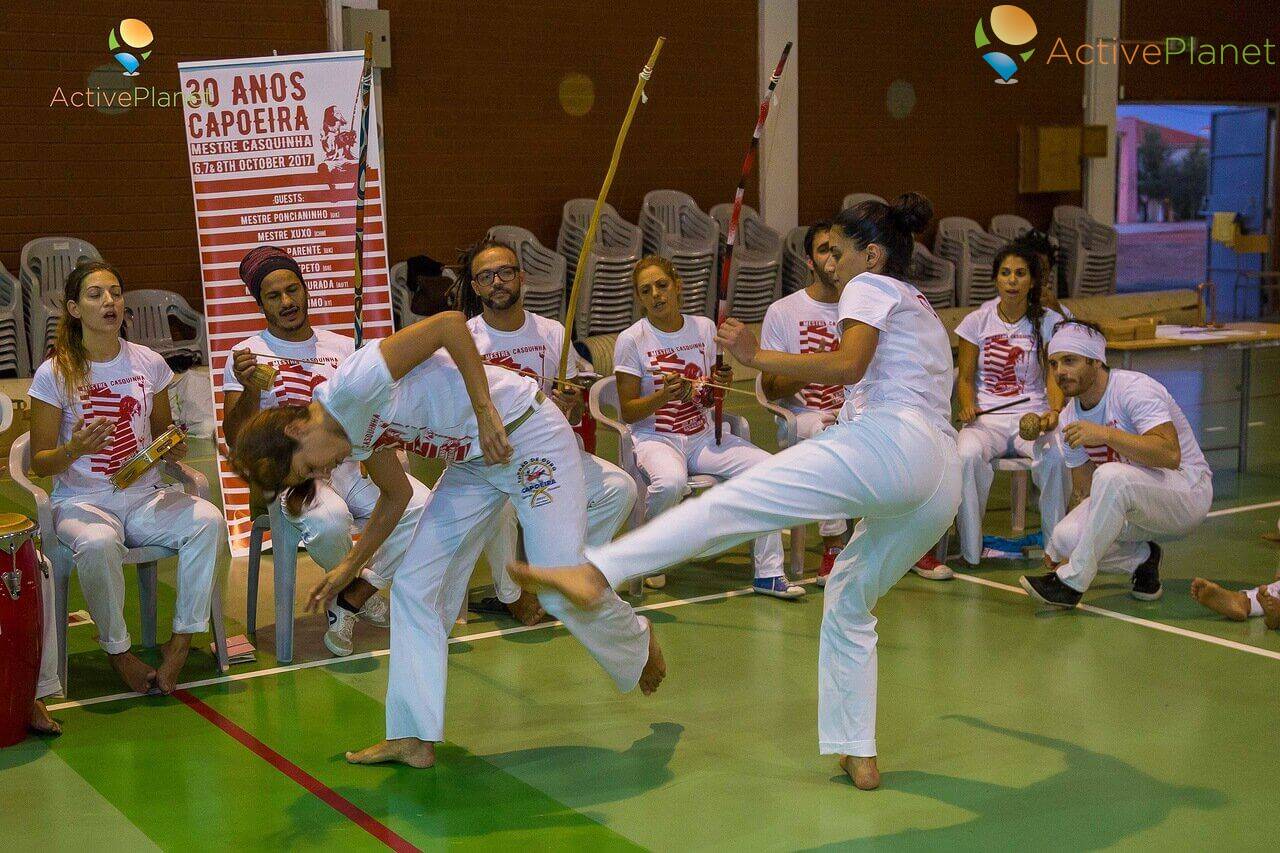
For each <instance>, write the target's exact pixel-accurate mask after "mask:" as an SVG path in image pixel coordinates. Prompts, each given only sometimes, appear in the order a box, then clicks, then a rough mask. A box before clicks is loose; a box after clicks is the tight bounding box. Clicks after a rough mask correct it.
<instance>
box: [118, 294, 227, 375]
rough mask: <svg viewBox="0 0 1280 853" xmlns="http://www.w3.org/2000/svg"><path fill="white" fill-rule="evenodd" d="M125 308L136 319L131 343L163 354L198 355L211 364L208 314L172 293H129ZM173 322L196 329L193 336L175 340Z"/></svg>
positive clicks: (133, 324) (126, 296) (125, 297)
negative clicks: (206, 315) (205, 324)
mask: <svg viewBox="0 0 1280 853" xmlns="http://www.w3.org/2000/svg"><path fill="white" fill-rule="evenodd" d="M124 306H125V308H126V309H128V311H129V312H130V314H131V315H132V318H131V319H130V321H129V340H130V341H132V342H133V343H135V344H141V345H142V346H144V347H148V348H150V349H153V350H155V351H156V352H158V353H160V354H161V355H164V356H168V355H177V354H180V353H184V354H188V355H193V356H196V357H197V358H198V359H199V360H200V363H201V364H208V363H209V342H208V339H207V338H206V337H205V327H204V315H203V314H201V313H200V312H199V311H197V310H195V309H194V308H192V307H191V305H190V303H188V302H187V300H185V299H183V298H182V297H181V296H179V295H178V294H176V293H173V292H171V291H168V290H151V289H148V288H142V289H139V290H126V291H125V292H124ZM171 320H175V321H177V323H178V325H180V326H185V327H187V328H189V329H191V330H192V333H193V334H192V337H190V338H183V339H181V340H179V339H176V338H174V336H173V327H172V325H171V322H170V321H171Z"/></svg>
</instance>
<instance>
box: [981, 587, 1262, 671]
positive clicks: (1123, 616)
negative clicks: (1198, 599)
mask: <svg viewBox="0 0 1280 853" xmlns="http://www.w3.org/2000/svg"><path fill="white" fill-rule="evenodd" d="M956 577H957V578H959V579H960V580H962V581H968V582H969V583H976V584H979V585H981V586H989V587H991V588H992V589H1002V590H1004V591H1005V592H1014V593H1017V594H1018V595H1026V594H1027V591H1026V590H1025V589H1023V588H1022V587H1019V586H1010V585H1009V584H1006V583H1000V582H998V581H993V580H990V579H989V578H982V577H978V576H976V575H966V574H961V573H957V574H956ZM1076 609H1077V610H1083V611H1085V612H1086V613H1096V614H1097V615H1099V616H1107V617H1110V618H1112V619H1119V620H1120V621H1121V622H1128V623H1129V624H1131V625H1142V626H1143V627H1145V628H1152V629H1154V630H1156V631H1163V632H1164V633H1166V634H1176V635H1178V636H1179V637H1190V638H1191V639H1193V640H1202V641H1204V642H1206V643H1212V644H1213V645H1215V646H1222V647H1223V648H1225V649H1235V650H1236V651H1238V652H1248V653H1249V654H1253V655H1258V656H1259V657H1264V658H1271V659H1272V660H1280V652H1273V651H1271V650H1270V649H1260V648H1258V647H1257V646H1249V645H1246V644H1244V643H1237V642H1235V641H1234V640H1224V639H1223V638H1222V637H1215V636H1213V635H1212V634H1201V633H1200V632H1199V631H1189V630H1187V629H1186V628H1178V627H1175V626H1173V625H1166V624H1165V623H1163V622H1156V621H1154V620H1152V619H1143V618H1142V617H1140V616H1130V615H1129V614H1127V613H1117V612H1116V611H1114V610H1106V609H1104V608H1102V607H1094V606H1093V605H1092V604H1080V605H1077V607H1076Z"/></svg>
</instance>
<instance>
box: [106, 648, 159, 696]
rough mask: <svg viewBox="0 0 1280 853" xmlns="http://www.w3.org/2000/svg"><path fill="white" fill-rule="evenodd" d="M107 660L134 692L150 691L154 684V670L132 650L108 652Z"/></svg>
mask: <svg viewBox="0 0 1280 853" xmlns="http://www.w3.org/2000/svg"><path fill="white" fill-rule="evenodd" d="M107 660H108V661H109V662H110V663H111V668H112V669H114V670H115V671H116V674H117V675H119V676H120V680H121V681H123V682H124V684H125V686H126V687H128V688H129V689H130V690H132V691H133V692H134V693H150V692H151V690H152V689H153V688H154V687H155V686H156V671H155V670H154V669H152V668H151V667H149V666H147V665H146V664H145V663H143V662H142V661H141V660H139V659H138V656H137V655H135V654H134V653H133V652H121V653H120V654H118V655H111V654H109V655H107Z"/></svg>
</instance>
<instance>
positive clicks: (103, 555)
mask: <svg viewBox="0 0 1280 853" xmlns="http://www.w3.org/2000/svg"><path fill="white" fill-rule="evenodd" d="M53 520H54V527H55V529H56V530H57V535H58V541H60V542H61V543H62V544H63V545H66V546H67V548H69V549H70V550H71V554H72V559H73V561H74V565H75V570H76V573H77V574H78V575H79V576H80V589H81V590H82V591H83V592H84V598H85V603H86V605H87V606H88V608H89V615H90V616H92V617H93V622H94V624H95V625H97V626H98V644H99V645H100V646H102V648H103V650H104V651H106V652H107V654H113V655H114V654H120V653H121V652H127V651H128V650H129V646H130V641H129V629H128V628H127V627H125V621H124V552H125V550H126V549H127V548H141V547H144V546H147V545H160V546H162V547H165V548H172V549H174V550H175V551H177V552H178V600H177V603H176V605H175V610H174V615H173V632H174V633H175V634H198V633H201V632H203V631H206V630H208V628H209V604H210V597H211V596H212V594H213V584H214V580H215V578H216V576H217V561H218V552H219V548H220V547H221V545H222V543H224V542H225V541H226V539H227V533H226V526H225V522H223V520H222V513H221V512H219V511H218V508H217V507H216V506H214V505H213V504H211V503H209V502H208V501H206V500H202V499H200V498H196V497H192V496H190V495H188V494H186V493H185V492H183V491H182V490H181V489H179V488H177V487H175V486H137V487H134V488H130V489H125V490H124V491H122V492H98V493H95V494H93V495H92V496H90V497H87V498H85V499H82V500H78V499H75V498H71V497H65V498H62V499H61V500H60V501H59V502H58V503H56V504H55V505H54V507H53ZM64 618H65V617H64Z"/></svg>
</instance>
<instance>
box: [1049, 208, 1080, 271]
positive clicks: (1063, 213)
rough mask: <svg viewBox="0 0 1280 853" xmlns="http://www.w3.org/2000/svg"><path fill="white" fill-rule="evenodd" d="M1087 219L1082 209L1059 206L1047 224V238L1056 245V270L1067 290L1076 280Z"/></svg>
mask: <svg viewBox="0 0 1280 853" xmlns="http://www.w3.org/2000/svg"><path fill="white" fill-rule="evenodd" d="M1088 218H1089V214H1088V212H1087V211H1086V210H1085V209H1084V208H1083V207H1077V206H1076V205H1074V204H1060V205H1058V206H1057V207H1055V208H1054V209H1053V219H1052V220H1051V221H1050V223H1049V236H1050V237H1051V238H1052V239H1053V240H1054V242H1056V243H1057V244H1058V268H1059V269H1060V270H1062V278H1063V280H1064V281H1066V282H1067V285H1068V288H1070V285H1071V284H1072V282H1074V281H1075V279H1076V264H1077V261H1079V259H1080V248H1081V245H1080V244H1081V240H1082V232H1083V231H1084V228H1083V223H1084V221H1085V220H1086V219H1088Z"/></svg>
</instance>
